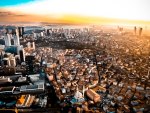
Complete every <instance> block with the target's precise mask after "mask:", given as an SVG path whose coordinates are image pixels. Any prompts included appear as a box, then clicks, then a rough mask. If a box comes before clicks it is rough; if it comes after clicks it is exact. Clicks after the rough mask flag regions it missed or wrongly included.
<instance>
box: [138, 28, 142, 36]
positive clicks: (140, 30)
mask: <svg viewBox="0 0 150 113" xmlns="http://www.w3.org/2000/svg"><path fill="white" fill-rule="evenodd" d="M142 31H143V28H142V27H140V28H139V36H141V35H142Z"/></svg>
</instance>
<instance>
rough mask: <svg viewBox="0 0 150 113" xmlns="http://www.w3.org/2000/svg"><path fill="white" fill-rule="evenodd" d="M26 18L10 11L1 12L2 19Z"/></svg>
mask: <svg viewBox="0 0 150 113" xmlns="http://www.w3.org/2000/svg"><path fill="white" fill-rule="evenodd" d="M10 16H11V17H12V16H15V17H16V16H25V15H24V14H15V13H12V12H9V11H0V17H1V18H2V17H10Z"/></svg>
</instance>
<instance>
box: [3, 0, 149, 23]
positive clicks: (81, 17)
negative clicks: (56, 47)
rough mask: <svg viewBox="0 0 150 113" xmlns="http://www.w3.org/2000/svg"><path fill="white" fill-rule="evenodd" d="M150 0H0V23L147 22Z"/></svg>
mask: <svg viewBox="0 0 150 113" xmlns="http://www.w3.org/2000/svg"><path fill="white" fill-rule="evenodd" d="M149 6H150V0H0V22H50V23H120V24H127V23H129V24H131V23H133V24H139V23H142V24H150V14H149V13H150V7H149Z"/></svg>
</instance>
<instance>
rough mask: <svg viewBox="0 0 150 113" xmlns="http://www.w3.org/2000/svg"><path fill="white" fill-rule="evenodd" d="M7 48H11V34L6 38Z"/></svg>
mask: <svg viewBox="0 0 150 113" xmlns="http://www.w3.org/2000/svg"><path fill="white" fill-rule="evenodd" d="M4 40H5V46H11V36H10V34H7V35H6V36H5V39H4Z"/></svg>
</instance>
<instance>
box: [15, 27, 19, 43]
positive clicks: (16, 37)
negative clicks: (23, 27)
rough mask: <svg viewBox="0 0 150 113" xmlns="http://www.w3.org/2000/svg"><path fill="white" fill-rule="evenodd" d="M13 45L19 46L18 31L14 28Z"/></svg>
mask: <svg viewBox="0 0 150 113" xmlns="http://www.w3.org/2000/svg"><path fill="white" fill-rule="evenodd" d="M14 45H16V46H19V45H20V39H19V31H18V29H16V36H15V37H14Z"/></svg>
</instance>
